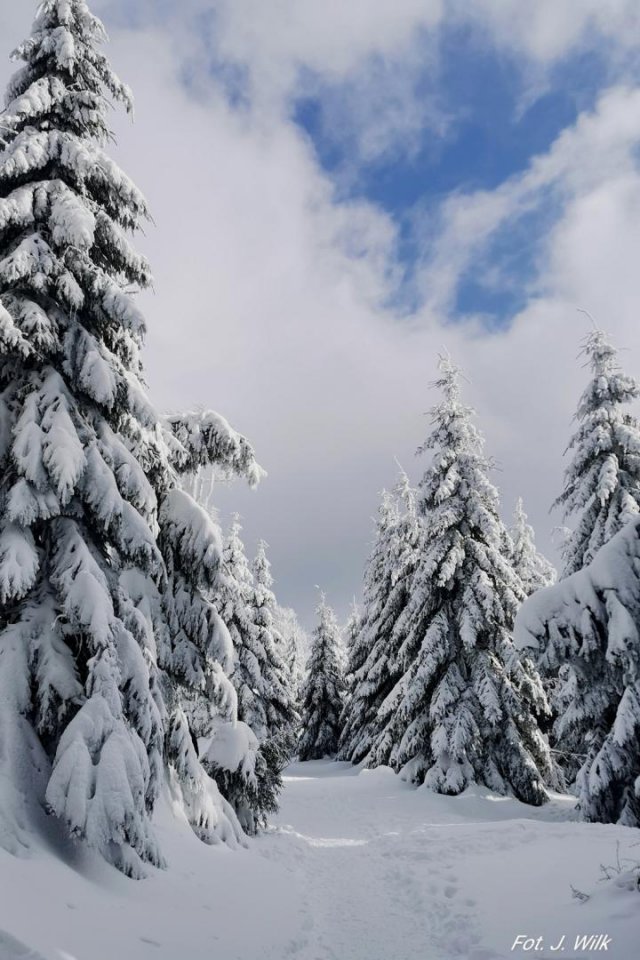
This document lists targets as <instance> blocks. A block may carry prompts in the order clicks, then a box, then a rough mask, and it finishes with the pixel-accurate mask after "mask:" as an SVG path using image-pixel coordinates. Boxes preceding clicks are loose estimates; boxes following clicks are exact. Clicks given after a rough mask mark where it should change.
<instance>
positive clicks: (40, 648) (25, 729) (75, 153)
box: [0, 0, 163, 874]
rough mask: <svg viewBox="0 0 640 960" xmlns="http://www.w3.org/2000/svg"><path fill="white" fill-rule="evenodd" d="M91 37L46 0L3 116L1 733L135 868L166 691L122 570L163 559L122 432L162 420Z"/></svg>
mask: <svg viewBox="0 0 640 960" xmlns="http://www.w3.org/2000/svg"><path fill="white" fill-rule="evenodd" d="M103 39H104V30H103V28H102V25H101V24H100V22H99V21H98V20H96V19H95V18H94V17H93V16H92V15H91V14H90V13H89V11H88V9H87V7H86V4H85V3H84V2H82V0H65V2H62V0H59V2H54V0H45V2H43V3H41V5H40V7H39V9H38V13H37V16H36V20H35V23H34V28H33V33H32V36H31V38H30V39H29V40H27V41H26V42H25V43H24V44H22V45H21V46H20V47H19V48H18V50H17V51H16V53H15V57H16V58H19V59H22V60H23V61H25V65H24V67H23V68H22V69H21V70H20V71H19V72H18V73H17V74H16V75H15V76H14V78H13V80H12V81H11V83H10V85H9V90H8V96H7V107H6V110H5V112H4V114H3V117H2V137H3V147H2V151H1V152H0V391H1V393H0V396H1V400H0V414H1V423H2V429H1V439H0V459H1V466H2V472H1V477H0V499H1V502H2V511H1V521H0V631H1V632H0V684H1V687H2V693H1V696H0V699H1V700H2V709H3V712H4V713H5V714H7V716H5V718H4V719H3V722H2V728H3V730H2V734H0V736H3V737H7V736H12V737H14V736H18V735H21V738H20V743H21V744H23V747H24V749H23V755H22V758H21V759H22V768H23V773H24V767H25V766H26V765H27V763H26V761H27V758H28V757H30V756H31V757H33V756H34V754H33V743H34V742H35V743H37V745H38V752H39V753H40V757H41V759H40V760H39V761H38V764H39V766H40V771H41V774H43V779H40V781H39V783H40V784H41V786H40V787H39V788H38V787H34V785H33V784H29V783H24V782H23V784H22V786H23V789H24V790H25V791H26V792H27V793H29V792H30V791H31V790H32V789H35V791H36V793H37V799H38V800H39V801H41V802H42V803H45V802H46V805H47V807H48V809H49V810H50V811H51V812H52V813H53V814H55V815H56V816H57V817H59V819H60V820H61V821H63V822H64V823H65V824H66V826H67V828H68V830H69V832H70V833H71V834H72V835H73V836H76V837H79V838H83V839H85V840H86V841H87V842H88V843H89V844H90V845H92V846H94V847H96V848H97V849H99V850H100V851H101V853H102V854H103V855H104V856H105V857H106V858H107V859H108V860H110V861H111V862H113V863H115V864H116V865H117V866H118V867H120V868H121V869H122V870H124V871H125V872H127V873H131V874H138V873H139V872H140V871H141V862H142V861H145V860H146V861H150V862H152V863H156V864H158V863H160V862H161V856H160V853H159V851H158V848H157V845H156V842H155V840H154V837H153V834H152V831H151V828H150V823H149V814H150V810H151V809H152V807H153V803H154V800H155V797H156V793H157V790H158V781H159V775H160V770H161V767H162V743H163V707H162V703H161V698H160V695H159V691H158V689H157V682H156V677H155V664H154V653H155V652H154V650H153V645H152V644H147V642H146V641H147V636H146V632H145V631H144V630H143V629H142V627H141V625H140V623H139V622H138V621H137V618H136V617H135V611H134V610H133V607H132V604H131V602H130V599H129V598H128V596H127V594H126V590H125V589H124V587H123V584H122V577H123V575H124V574H126V572H127V571H129V570H134V571H139V572H140V574H141V575H142V576H143V577H145V578H151V579H154V578H155V579H156V580H157V581H158V582H160V581H161V580H162V577H163V564H162V558H161V556H160V553H159V551H158V549H157V546H156V542H155V517H156V509H157V501H156V497H155V493H154V490H153V488H152V486H151V485H150V483H149V481H148V479H147V477H146V476H145V473H144V472H143V470H142V469H141V468H140V466H139V465H138V462H137V461H136V459H135V458H134V457H133V456H132V455H131V452H130V450H131V437H132V435H134V434H141V433H143V432H144V431H145V430H149V429H153V428H154V427H155V418H154V414H153V411H152V410H151V409H150V407H149V405H148V403H147V401H146V399H145V396H144V392H143V389H142V386H141V382H140V373H141V371H140V361H139V350H140V346H141V342H142V337H143V332H144V323H143V320H142V317H141V315H140V313H139V312H138V310H137V309H136V308H135V306H134V304H133V302H132V300H131V298H130V296H129V295H128V294H127V292H126V287H127V286H128V285H131V284H133V285H137V286H138V287H146V286H148V284H149V282H150V274H149V268H148V266H147V264H146V262H145V261H144V259H143V258H142V257H140V256H138V255H137V254H136V253H135V252H134V250H133V249H132V248H131V246H130V244H129V241H128V239H127V237H126V232H127V231H131V230H133V229H135V227H136V226H137V225H138V224H139V222H140V220H142V219H144V218H145V217H146V215H147V209H146V205H145V202H144V199H143V197H142V196H141V194H140V193H139V192H138V191H137V190H136V188H135V187H134V186H133V184H132V183H131V182H130V181H129V180H128V179H127V178H126V176H125V175H124V174H123V173H122V172H121V171H120V170H119V169H118V168H117V167H116V166H115V164H113V163H112V161H111V160H109V158H108V157H107V156H106V154H105V153H104V152H103V149H102V147H103V145H104V144H105V143H106V141H107V140H108V139H109V130H108V128H107V125H106V115H107V111H108V109H109V108H108V102H107V99H106V98H107V97H111V98H112V99H114V100H117V101H120V102H121V103H123V104H124V105H125V107H126V108H127V109H130V107H131V97H130V94H129V91H128V90H127V88H126V87H125V86H124V85H123V84H122V83H121V82H120V81H119V80H118V79H117V77H116V76H115V75H114V74H113V73H112V71H111V69H110V67H109V64H108V62H107V60H106V58H105V57H104V56H103V54H102V53H101V52H100V49H99V45H100V43H101V42H102V41H103ZM27 741H28V743H29V744H30V746H28V745H27ZM12 751H13V752H15V751H16V747H15V743H14V745H13V747H12ZM18 752H19V751H18ZM0 755H1V756H2V757H3V762H4V761H5V759H6V758H7V757H9V756H10V755H11V751H8V750H5V749H0ZM6 773H7V776H8V777H9V778H10V779H12V781H13V782H16V777H17V776H18V773H17V771H16V770H12V771H6ZM43 788H44V790H45V796H42V795H41V794H40V792H39V791H40V790H41V789H43ZM5 812H6V811H5Z"/></svg>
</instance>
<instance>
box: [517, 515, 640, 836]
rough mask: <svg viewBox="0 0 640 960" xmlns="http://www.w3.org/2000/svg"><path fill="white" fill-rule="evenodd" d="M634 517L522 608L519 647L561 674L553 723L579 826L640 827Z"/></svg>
mask: <svg viewBox="0 0 640 960" xmlns="http://www.w3.org/2000/svg"><path fill="white" fill-rule="evenodd" d="M638 624H640V518H636V519H635V520H632V521H631V522H630V523H629V524H627V525H626V526H625V527H624V528H623V529H622V530H621V531H620V532H619V533H618V534H616V536H614V537H613V539H612V540H611V541H610V542H609V543H607V544H605V546H604V547H601V548H600V550H599V551H598V553H597V554H596V556H595V557H594V559H593V560H592V562H591V563H590V564H589V566H587V567H585V568H584V570H581V571H579V572H578V573H576V574H575V575H574V576H572V577H570V578H568V579H566V580H562V581H560V583H558V584H556V585H555V586H552V587H549V588H548V589H546V590H541V591H539V592H538V593H536V594H535V595H534V596H532V597H531V598H530V599H529V600H527V602H526V603H525V604H524V605H523V606H522V608H521V610H520V612H519V614H518V618H517V622H516V643H517V644H518V645H519V646H520V647H521V648H522V649H524V650H531V649H533V650H534V651H535V652H536V653H537V655H538V656H539V658H540V663H541V666H542V667H543V668H546V670H547V671H548V672H549V673H554V672H555V673H557V672H558V667H559V666H560V665H563V666H564V668H565V672H564V676H563V686H562V689H561V693H560V701H561V703H562V706H563V710H562V711H561V712H560V713H559V714H558V717H557V720H556V723H555V734H556V739H557V743H558V746H559V749H560V750H561V751H562V752H563V754H564V755H568V756H570V757H572V758H574V760H575V767H576V769H577V771H578V773H577V779H576V793H577V796H578V805H579V809H580V811H581V813H582V816H583V817H584V819H585V820H592V821H600V822H603V823H615V822H617V823H623V824H626V825H627V826H632V827H638V826H640V750H639V748H638V745H639V744H640V633H639V628H638Z"/></svg>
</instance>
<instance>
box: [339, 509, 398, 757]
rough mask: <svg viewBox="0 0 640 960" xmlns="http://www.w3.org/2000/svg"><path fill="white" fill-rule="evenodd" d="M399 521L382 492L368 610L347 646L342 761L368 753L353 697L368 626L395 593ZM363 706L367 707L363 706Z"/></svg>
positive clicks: (366, 649)
mask: <svg viewBox="0 0 640 960" xmlns="http://www.w3.org/2000/svg"><path fill="white" fill-rule="evenodd" d="M397 522H398V505H397V503H396V500H395V498H394V496H393V494H392V493H390V492H389V491H387V490H383V491H382V497H381V500H380V506H379V507H378V516H377V520H376V529H375V539H374V543H373V548H372V550H371V554H370V556H369V559H368V561H367V565H366V568H365V576H364V597H363V605H364V610H363V613H362V616H361V617H360V618H359V620H355V619H353V620H352V621H351V623H350V627H351V629H350V631H349V632H350V636H349V643H348V647H347V665H346V670H345V692H346V694H347V697H346V700H345V705H344V716H343V721H342V724H341V736H340V744H339V750H338V758H339V759H340V760H353V762H354V763H359V762H360V760H361V759H362V756H364V754H362V755H360V754H359V752H358V751H356V750H355V746H356V744H355V742H354V738H355V737H356V736H357V735H358V734H359V731H360V729H361V727H362V723H363V717H362V714H361V711H360V709H359V708H355V709H352V707H353V706H354V700H353V696H354V694H355V691H356V688H357V686H358V677H359V675H360V671H361V670H362V669H363V667H364V664H365V662H366V660H367V657H368V655H369V651H370V640H369V632H368V629H367V628H368V624H369V622H370V621H376V619H377V618H378V617H379V615H380V613H381V611H382V610H383V608H384V605H385V602H386V599H387V597H388V595H389V593H390V591H391V582H392V571H391V569H390V566H389V555H390V552H391V546H390V544H391V538H392V537H393V531H394V530H395V528H396V525H397ZM361 706H362V707H363V706H364V704H362V705H361Z"/></svg>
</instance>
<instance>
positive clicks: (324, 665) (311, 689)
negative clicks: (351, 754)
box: [298, 594, 344, 760]
mask: <svg viewBox="0 0 640 960" xmlns="http://www.w3.org/2000/svg"><path fill="white" fill-rule="evenodd" d="M317 615H318V619H319V623H318V626H317V627H316V629H315V630H314V633H313V637H312V640H311V655H310V657H309V663H308V664H307V671H308V672H307V679H306V681H305V684H304V687H303V690H302V735H301V737H300V742H299V745H298V756H299V758H300V760H321V759H322V758H323V757H330V756H335V754H336V752H337V750H338V743H339V740H340V719H341V716H342V708H343V695H344V677H343V671H342V654H341V651H340V646H341V642H342V641H341V637H340V630H339V628H338V623H337V620H336V617H335V614H334V612H333V610H332V609H331V607H330V606H329V605H328V604H327V600H326V597H325V595H324V594H321V596H320V602H319V604H318V607H317Z"/></svg>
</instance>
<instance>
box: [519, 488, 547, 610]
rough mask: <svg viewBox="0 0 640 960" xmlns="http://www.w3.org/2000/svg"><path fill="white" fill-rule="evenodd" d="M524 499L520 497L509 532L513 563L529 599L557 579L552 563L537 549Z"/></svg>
mask: <svg viewBox="0 0 640 960" xmlns="http://www.w3.org/2000/svg"><path fill="white" fill-rule="evenodd" d="M527 520H528V518H527V515H526V513H525V512H524V505H523V503H522V497H518V500H517V503H516V509H515V513H514V517H513V525H512V527H511V530H510V531H509V533H510V536H511V544H512V546H511V551H510V552H511V562H512V564H513V568H514V570H515V572H516V573H517V575H518V577H519V578H520V582H521V583H522V586H523V587H524V592H525V593H526V595H527V596H528V597H529V596H531V594H532V593H535V591H536V590H540V589H541V587H548V586H549V585H550V584H552V583H553V582H554V581H555V579H556V577H557V574H556V571H555V569H554V567H553V566H552V564H551V563H549V561H548V560H547V558H546V557H544V556H543V555H542V554H541V553H539V552H538V550H537V549H536V537H535V533H534V532H533V527H532V526H531V524H529V523H528V522H527Z"/></svg>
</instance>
